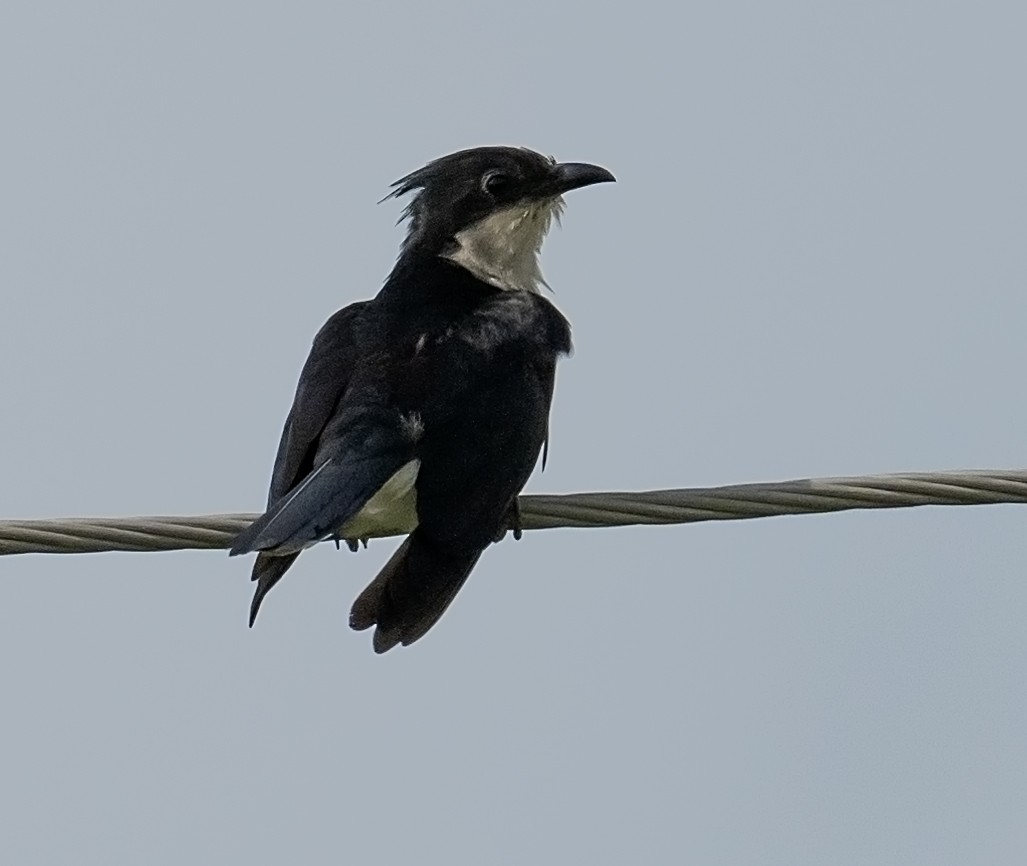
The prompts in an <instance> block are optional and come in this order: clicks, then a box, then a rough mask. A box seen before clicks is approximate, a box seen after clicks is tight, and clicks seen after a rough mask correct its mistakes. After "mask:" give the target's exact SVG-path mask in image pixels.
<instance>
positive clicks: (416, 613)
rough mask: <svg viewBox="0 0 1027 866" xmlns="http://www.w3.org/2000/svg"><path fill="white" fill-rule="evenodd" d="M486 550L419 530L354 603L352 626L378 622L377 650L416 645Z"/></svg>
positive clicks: (376, 633)
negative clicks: (460, 546) (439, 541)
mask: <svg viewBox="0 0 1027 866" xmlns="http://www.w3.org/2000/svg"><path fill="white" fill-rule="evenodd" d="M481 554H482V549H478V550H472V551H464V552H461V553H451V552H448V551H445V550H442V549H441V548H440V547H439V546H438V545H436V544H435V543H434V542H432V541H431V540H430V539H429V538H427V537H426V536H425V535H424V533H423V532H422V531H421V530H420V529H416V530H414V532H413V533H411V534H410V535H409V536H408V537H407V539H406V541H404V542H403V544H401V545H400V547H399V549H398V550H397V551H396V552H395V553H394V554H393V555H392V558H391V559H390V560H389V561H388V562H387V563H385V567H384V568H383V569H382V570H381V571H380V572H379V573H378V576H377V577H376V578H375V579H374V580H373V581H371V584H370V585H369V586H368V587H367V589H365V590H364V591H363V592H362V593H360V595H359V597H358V598H357V600H356V601H355V602H353V609H352V610H351V611H350V615H349V624H350V627H351V628H354V629H356V630H357V631H363V630H364V629H365V628H370V627H371V626H373V625H377V626H378V628H377V629H375V632H374V651H375V652H376V653H383V652H385V651H386V650H390V649H392V648H393V647H394V646H396V645H397V644H403V646H407V645H409V644H412V643H413V642H414V641H415V640H417V639H418V638H421V637H423V636H424V635H425V633H426V632H427V631H428V630H429V629H430V628H431V627H432V626H433V625H435V623H436V622H438V621H439V617H440V616H442V614H443V613H445V611H446V608H447V607H449V604H450V602H451V601H453V599H454V598H455V597H456V594H457V592H459V591H460V587H461V586H463V585H464V581H465V580H467V576H468V575H469V574H470V573H471V569H472V568H474V564H475V563H476V562H477V561H478V557H480V556H481ZM287 567H288V566H287Z"/></svg>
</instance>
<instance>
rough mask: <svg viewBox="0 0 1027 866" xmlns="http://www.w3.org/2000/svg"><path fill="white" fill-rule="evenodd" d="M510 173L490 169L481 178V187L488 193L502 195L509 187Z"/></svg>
mask: <svg viewBox="0 0 1027 866" xmlns="http://www.w3.org/2000/svg"><path fill="white" fill-rule="evenodd" d="M510 183H511V178H510V175H508V174H504V173H503V172H501V171H490V172H489V173H488V174H486V175H485V176H484V177H483V178H482V179H481V188H482V189H483V190H485V192H487V193H488V194H489V195H493V196H495V195H502V194H503V193H504V192H506V190H508V189H509V188H510Z"/></svg>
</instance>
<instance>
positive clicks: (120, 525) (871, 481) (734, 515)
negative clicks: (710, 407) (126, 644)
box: [0, 470, 1027, 555]
mask: <svg viewBox="0 0 1027 866" xmlns="http://www.w3.org/2000/svg"><path fill="white" fill-rule="evenodd" d="M520 501H521V524H522V526H523V528H524V529H555V528H565V527H600V526H638V525H661V524H662V525H666V524H676V523H697V522H700V521H704V520H749V519H753V518H756V517H774V516H780V515H786V514H818V513H828V512H835V511H849V510H853V509H866V508H912V507H915V506H920V505H996V504H1001V503H1027V470H967V471H963V472H910V473H902V474H896V475H866V476H861V477H853V478H806V479H801V480H796V481H782V482H777V483H771V484H735V485H729V486H726V487H695V488H689V489H684V490H651V491H646V492H642V493H624V492H622V493H572V494H567V495H530V496H522V497H521V500H520ZM256 516H257V515H256V514H211V515H203V516H199V517H99V518H71V519H63V520H0V555H8V554H16V553H99V552H106V551H113V550H126V551H149V550H212V549H218V548H227V547H228V546H229V543H230V542H231V540H232V539H233V538H234V537H235V535H236V534H238V533H239V532H240V531H241V530H242V529H243V528H244V527H245V526H246V525H247V524H248V523H249V522H250V521H252V520H253V519H254V518H255V517H256ZM411 528H412V527H411Z"/></svg>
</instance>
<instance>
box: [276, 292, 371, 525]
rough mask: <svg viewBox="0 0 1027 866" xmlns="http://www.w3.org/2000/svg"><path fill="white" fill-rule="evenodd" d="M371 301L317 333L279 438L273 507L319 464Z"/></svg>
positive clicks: (340, 314)
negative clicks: (319, 452)
mask: <svg viewBox="0 0 1027 866" xmlns="http://www.w3.org/2000/svg"><path fill="white" fill-rule="evenodd" d="M366 305H367V302H366V301H361V302H359V303H356V304H350V305H349V306H348V307H345V308H343V309H341V310H339V311H338V312H337V313H335V315H333V316H332V317H331V318H330V319H329V320H328V321H327V322H325V324H324V325H323V326H322V328H321V330H320V331H318V332H317V336H316V337H314V344H313V346H311V349H310V355H309V356H308V357H307V361H306V363H305V364H304V365H303V372H302V373H301V374H300V380H299V384H298V385H297V386H296V396H295V398H294V399H293V403H292V408H291V409H290V410H289V416H288V417H287V418H286V420H285V427H284V428H283V430H282V438H281V440H280V442H279V444H278V454H277V456H276V457H275V467H274V470H273V471H272V473H271V489H270V490H269V492H268V499H267V504H268V507H270V506H271V505H272V504H273V503H274V502H276V501H277V500H279V499H281V498H282V497H283V496H284V495H285V494H286V493H288V492H289V491H290V490H292V488H293V487H295V486H296V484H297V483H298V482H299V481H300V480H302V479H303V477H304V476H306V475H307V474H308V473H309V472H310V471H311V470H312V469H313V468H314V465H313V463H314V454H315V453H316V452H317V446H318V442H319V440H320V437H321V434H322V433H323V432H324V429H325V426H326V425H327V424H328V421H329V420H330V419H331V417H332V413H333V412H334V411H335V408H336V406H337V405H338V404H339V401H340V400H341V398H342V396H343V394H345V392H346V388H347V387H348V385H349V381H350V377H351V376H352V373H353V368H354V366H355V365H356V362H357V358H358V352H359V348H358V343H357V334H356V323H357V320H358V318H359V316H360V314H361V313H362V312H363V310H364V307H365V306H366Z"/></svg>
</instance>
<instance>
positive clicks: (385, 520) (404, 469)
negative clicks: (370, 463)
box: [339, 460, 421, 541]
mask: <svg viewBox="0 0 1027 866" xmlns="http://www.w3.org/2000/svg"><path fill="white" fill-rule="evenodd" d="M420 468H421V461H420V460H411V461H410V462H409V463H406V464H404V465H403V466H401V467H400V468H399V470H398V471H397V472H396V473H395V474H394V475H393V476H392V477H391V478H390V479H389V480H388V481H386V482H385V483H384V484H383V485H382V486H381V487H380V488H379V489H378V492H377V493H375V494H374V496H372V497H371V498H370V499H369V500H367V503H366V504H365V505H364V507H363V508H361V509H360V511H359V512H357V514H356V515H354V516H353V517H351V518H350V519H349V520H347V521H346V522H345V523H344V524H343V525H342V528H341V529H340V530H339V536H340V537H341V538H344V539H346V540H347V541H359V540H361V539H364V538H379V537H382V536H386V535H405V534H406V533H408V532H413V531H414V530H415V529H416V528H417V489H416V488H415V487H414V484H415V482H416V481H417V473H418V470H419V469H420Z"/></svg>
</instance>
